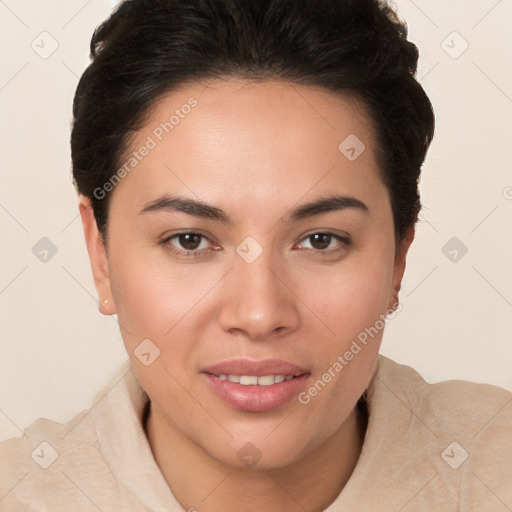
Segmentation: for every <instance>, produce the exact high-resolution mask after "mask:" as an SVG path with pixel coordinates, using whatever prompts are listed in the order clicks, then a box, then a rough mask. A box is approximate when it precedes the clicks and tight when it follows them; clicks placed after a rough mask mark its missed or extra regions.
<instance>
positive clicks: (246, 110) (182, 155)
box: [114, 79, 382, 204]
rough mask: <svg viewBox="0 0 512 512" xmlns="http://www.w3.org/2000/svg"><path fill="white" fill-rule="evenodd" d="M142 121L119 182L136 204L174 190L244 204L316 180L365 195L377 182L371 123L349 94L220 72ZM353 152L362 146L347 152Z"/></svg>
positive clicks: (296, 190) (324, 187) (163, 101)
mask: <svg viewBox="0 0 512 512" xmlns="http://www.w3.org/2000/svg"><path fill="white" fill-rule="evenodd" d="M147 120H148V121H147V123H146V125H145V126H144V128H143V129H141V130H140V131H139V132H137V133H136V134H135V136H134V137H133V138H132V140H131V142H130V147H129V151H128V153H127V154H126V155H125V158H124V161H123V162H121V165H123V164H126V163H127V162H129V161H130V160H131V164H134V165H133V167H131V166H130V165H128V166H126V169H127V170H128V171H129V172H128V173H125V174H127V177H126V178H125V179H123V180H122V182H121V183H120V185H119V187H117V188H119V189H121V188H127V189H128V188H129V189H130V193H131V194H136V195H137V197H138V198H139V199H140V201H137V202H138V203H142V202H145V201H150V200H152V199H154V198H155V195H157V194H161V193H163V192H165V191H175V190H176V189H179V191H180V192H184V193H188V194H190V193H193V194H194V195H197V196H199V197H200V198H201V199H207V198H206V197H204V196H205V194H207V195H209V197H210V198H211V199H214V198H217V197H218V193H219V192H222V193H223V194H226V193H229V192H236V194H237V196H238V197H239V199H240V201H241V202H244V201H249V202H250V201H253V200H256V199H258V198H260V199H261V200H264V199H265V198H268V197H269V196H270V195H273V196H274V197H275V195H276V194H290V193H291V194H293V195H297V194H300V195H304V194H305V193H306V192H307V190H308V189H313V188H314V187H317V188H318V187H320V188H321V190H320V189H318V191H319V192H326V191H328V190H329V189H331V188H332V187H339V186H341V187H342V188H345V189H347V190H346V191H347V192H350V193H351V194H352V195H357V194H358V193H360V194H363V195H367V194H368V193H371V191H372V189H375V188H378V187H379V186H381V185H382V184H381V183H380V180H379V178H378V171H377V166H376V158H375V143H374V140H375V138H374V135H373V124H372V120H371V118H370V116H369V115H368V113H367V110H366V109H365V107H364V105H363V104H362V103H361V102H360V101H359V100H357V99H356V98H355V97H353V96H348V95H345V96H344V95H341V94H335V93H332V92H329V91H327V90H325V89H322V88H320V87H310V86H304V85H297V84H292V83H289V82H285V81H279V80H272V81H270V80H269V81H262V82H254V81H247V80H241V79H238V80H234V79H230V80H218V79H216V80H210V81H208V82H202V83H197V82H196V83H190V84H187V85H183V86H182V87H180V88H179V89H177V90H174V91H172V92H170V93H168V94H166V95H164V96H162V97H161V98H160V99H159V100H158V101H157V102H156V103H155V105H154V107H153V108H152V109H151V111H150V112H149V113H148V117H147ZM345 141H347V142H345ZM144 148H146V149H144ZM148 148H149V149H148ZM347 149H348V150H349V153H347ZM352 149H355V151H356V155H355V156H358V153H359V152H361V151H362V153H361V154H360V155H359V156H358V157H357V158H356V159H353V156H354V152H353V151H352V153H351V152H350V151H351V150H352ZM134 152H135V153H139V154H138V156H136V157H134ZM142 153H144V155H143V156H142V155H141V154H142ZM134 158H136V159H137V161H136V162H135V161H134V160H133V159H134ZM317 183H318V185H315V184H317ZM215 192H217V195H215ZM301 192H302V194H301ZM340 192H344V191H343V190H341V191H340ZM116 193H117V192H116ZM114 195H115V194H114ZM299 197H300V196H299ZM299 197H297V198H296V200H298V199H299ZM245 204H248V203H247V202H246V203H245Z"/></svg>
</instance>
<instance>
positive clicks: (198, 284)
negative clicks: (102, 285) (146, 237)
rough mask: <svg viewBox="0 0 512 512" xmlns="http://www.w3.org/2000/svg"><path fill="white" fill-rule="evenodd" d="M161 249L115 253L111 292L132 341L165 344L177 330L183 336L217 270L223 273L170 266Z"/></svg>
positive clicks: (125, 336)
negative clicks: (153, 341) (144, 340)
mask: <svg viewBox="0 0 512 512" xmlns="http://www.w3.org/2000/svg"><path fill="white" fill-rule="evenodd" d="M159 252H160V250H159V249H158V248H148V249H147V250H146V249H143V250H134V251H130V252H124V253H123V255H122V256H120V257H116V255H115V254H113V255H112V257H111V260H112V264H111V272H110V274H111V285H112V293H113V296H114V300H115V304H116V309H117V315H118V318H119V321H120V323H121V324H122V326H124V327H125V328H126V330H125V333H124V334H123V338H124V340H125V343H126V344H127V345H128V346H129V345H132V344H134V343H137V342H140V339H144V338H150V339H151V338H154V339H155V340H159V344H162V345H164V344H167V343H171V342H172V339H173V336H176V333H178V332H180V334H181V335H182V334H183V329H184V326H186V325H187V324H188V323H189V322H190V320H191V319H193V318H194V317H195V315H196V314H197V313H198V312H199V310H201V307H198V304H199V302H200V301H201V298H202V297H204V296H206V295H207V294H208V292H209V290H211V289H212V288H213V287H214V286H215V283H216V282H217V281H218V278H217V274H219V276H220V277H221V276H222V274H221V273H220V272H218V271H214V272H202V273H201V274H200V275H199V272H198V271H197V268H198V267H197V266H194V265H192V267H195V268H196V270H191V269H188V268H187V266H186V265H181V264H179V265H176V264H171V263H170V264H169V265H166V260H165V257H162V255H161V254H158V255H157V257H155V253H159ZM199 277H200V278H199ZM201 306H203V304H201ZM161 348H162V349H163V348H164V347H161Z"/></svg>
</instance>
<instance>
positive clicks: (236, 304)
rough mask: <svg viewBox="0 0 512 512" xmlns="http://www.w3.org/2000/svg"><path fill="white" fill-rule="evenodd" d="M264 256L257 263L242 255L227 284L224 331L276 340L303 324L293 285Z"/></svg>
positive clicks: (224, 298)
mask: <svg viewBox="0 0 512 512" xmlns="http://www.w3.org/2000/svg"><path fill="white" fill-rule="evenodd" d="M273 266H274V267H275V265H272V262H271V261H269V259H267V258H265V257H264V256H263V255H262V256H260V257H259V258H258V259H257V260H256V261H255V262H253V263H250V264H249V263H246V262H245V261H243V260H242V259H241V258H238V260H237V261H236V262H235V265H234V268H233V269H232V271H231V272H230V273H229V274H228V276H227V277H226V280H225V281H224V283H223V302H222V307H221V310H220V313H219V322H220V325H221V327H222V329H223V330H225V331H226V332H229V333H230V334H233V335H243V336H244V337H246V338H249V339H250V340H252V341H264V340H270V339H275V338H276V337H280V336H283V335H284V334H286V333H289V332H292V331H294V330H296V329H297V328H298V326H299V325H300V315H299V309H298V307H297V306H298V304H297V302H298V299H297V298H296V297H295V295H294V294H293V284H292V283H288V282H287V281H289V279H286V277H285V275H284V274H283V273H282V272H279V271H277V270H276V269H275V268H272V267H273Z"/></svg>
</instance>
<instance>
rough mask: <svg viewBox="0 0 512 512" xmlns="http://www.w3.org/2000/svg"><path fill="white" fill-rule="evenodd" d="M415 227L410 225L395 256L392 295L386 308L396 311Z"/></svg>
mask: <svg viewBox="0 0 512 512" xmlns="http://www.w3.org/2000/svg"><path fill="white" fill-rule="evenodd" d="M414 235H415V226H414V224H412V225H411V226H410V227H409V228H408V229H407V231H406V233H405V236H404V238H403V240H402V241H401V242H400V245H399V247H398V248H397V251H396V255H395V268H394V273H393V293H392V295H391V297H390V300H389V304H388V308H389V309H396V308H397V307H398V305H399V303H400V299H399V293H400V289H401V288H402V279H403V277H404V273H405V265H406V258H407V253H408V251H409V247H410V246H411V244H412V241H413V240H414Z"/></svg>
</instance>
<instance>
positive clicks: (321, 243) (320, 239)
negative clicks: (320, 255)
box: [309, 233, 332, 250]
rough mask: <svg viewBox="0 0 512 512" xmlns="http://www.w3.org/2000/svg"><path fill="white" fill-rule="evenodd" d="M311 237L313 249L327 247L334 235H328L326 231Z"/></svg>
mask: <svg viewBox="0 0 512 512" xmlns="http://www.w3.org/2000/svg"><path fill="white" fill-rule="evenodd" d="M309 238H310V239H311V245H312V247H313V249H319V250H322V249H327V248H328V247H329V245H330V244H331V240H332V235H328V234H326V233H317V234H316V235H311V236H310V237H309Z"/></svg>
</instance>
